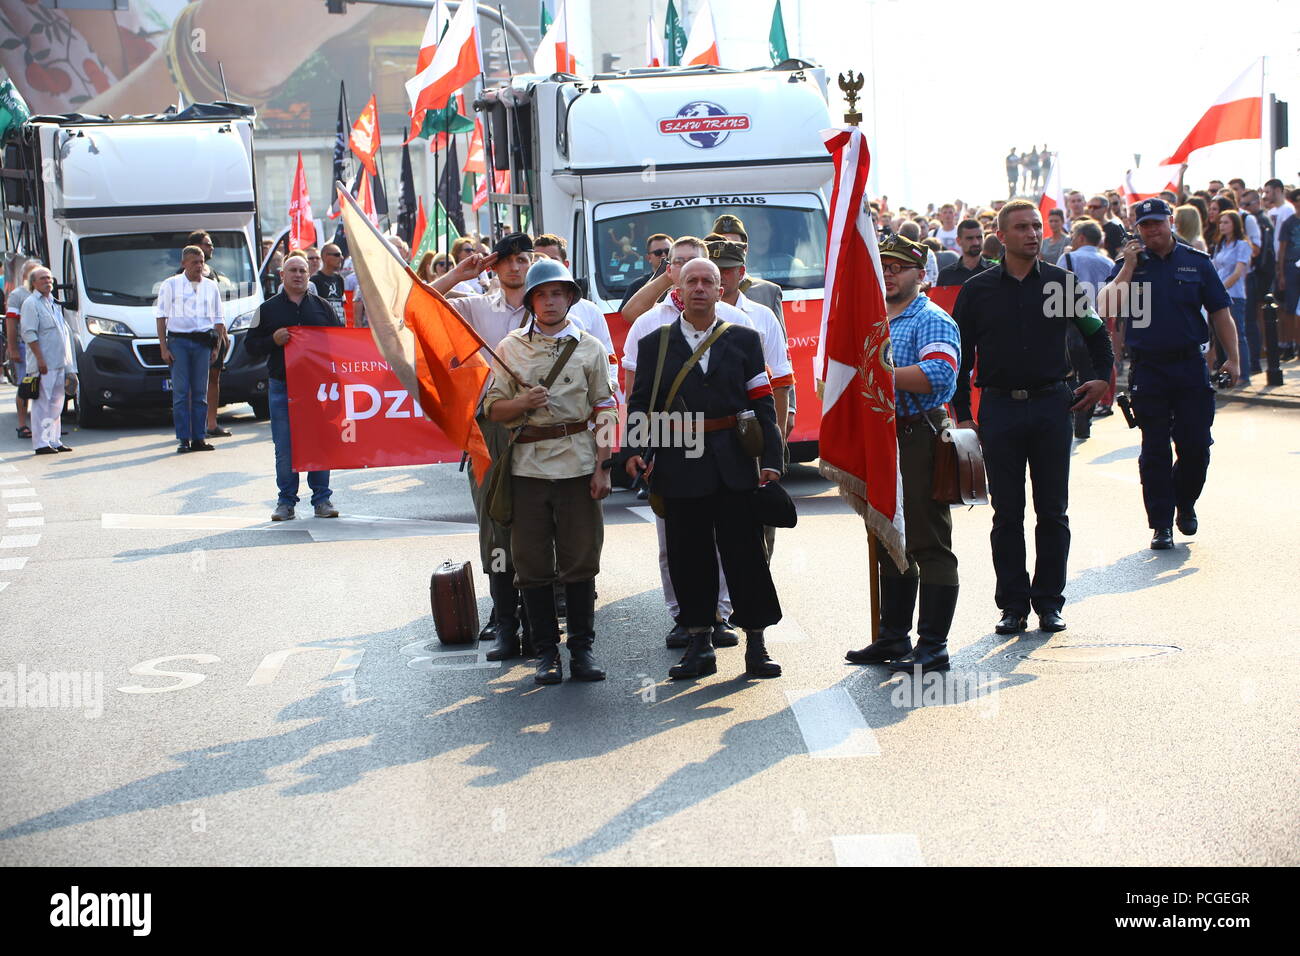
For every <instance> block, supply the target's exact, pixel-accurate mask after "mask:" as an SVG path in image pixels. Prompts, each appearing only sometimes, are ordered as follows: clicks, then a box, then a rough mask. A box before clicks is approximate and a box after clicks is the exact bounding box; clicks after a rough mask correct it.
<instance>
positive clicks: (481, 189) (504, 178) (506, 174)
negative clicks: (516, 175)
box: [470, 169, 510, 212]
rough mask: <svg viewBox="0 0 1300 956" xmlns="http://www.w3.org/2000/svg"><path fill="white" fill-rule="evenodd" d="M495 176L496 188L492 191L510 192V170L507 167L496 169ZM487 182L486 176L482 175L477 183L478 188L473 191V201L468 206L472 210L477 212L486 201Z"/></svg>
mask: <svg viewBox="0 0 1300 956" xmlns="http://www.w3.org/2000/svg"><path fill="white" fill-rule="evenodd" d="M495 178H496V188H495V189H493V190H492V191H493V192H495V193H508V192H510V170H508V169H498V170H496V177H495ZM488 182H489V180H488V177H487V176H484V177H483V179H482V181H481V182H480V183H479V184H478V189H476V190H475V191H474V202H472V203H471V204H470V208H471V209H472V210H474V212H478V211H479V210H480V209H482V208H483V206H484V205H485V204H486V203H487V201H488Z"/></svg>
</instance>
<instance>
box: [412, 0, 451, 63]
mask: <svg viewBox="0 0 1300 956" xmlns="http://www.w3.org/2000/svg"><path fill="white" fill-rule="evenodd" d="M446 28H447V8H446V7H444V6H443V5H442V4H441V3H435V4H434V5H433V9H431V10H430V11H429V20H428V22H427V23H425V25H424V36H423V37H421V39H420V53H419V55H418V56H417V57H416V58H415V73H416V75H417V76H418V75H419V74H421V73H423V72H424V69H425V67H427V66H428V65H429V64H430V63H432V62H433V55H434V54H435V53H436V52H438V41H439V40H441V39H442V31H443V30H445V29H446Z"/></svg>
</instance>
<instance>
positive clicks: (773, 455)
mask: <svg viewBox="0 0 1300 956" xmlns="http://www.w3.org/2000/svg"><path fill="white" fill-rule="evenodd" d="M678 284H679V289H680V292H681V295H682V301H683V309H682V313H681V317H680V318H679V319H677V321H675V322H673V323H672V324H670V325H669V326H667V328H668V334H667V346H666V350H665V351H664V354H663V362H662V371H661V372H660V373H658V374H656V372H655V369H656V368H658V367H659V366H660V351H661V350H660V343H661V341H662V340H663V334H662V331H661V330H656V331H654V332H651V333H650V334H648V335H646V336H644V337H643V338H642V339H641V341H640V343H639V344H638V347H637V350H638V354H639V355H640V371H639V372H638V374H637V376H636V381H635V383H634V385H633V388H632V394H631V396H630V397H629V398H628V435H629V438H628V445H629V448H630V449H631V451H632V452H633V454H632V456H631V457H630V458H629V459H628V463H627V470H628V473H629V474H632V475H635V474H637V473H640V472H642V471H644V472H645V473H646V475H647V477H648V479H649V481H650V490H651V491H652V492H653V493H655V494H658V495H661V496H662V497H663V499H664V508H665V515H664V536H665V539H666V545H667V554H668V572H669V576H670V577H671V579H672V585H673V588H674V590H675V591H676V594H677V600H678V601H679V602H680V606H681V613H680V616H679V618H678V620H679V623H680V624H681V625H682V626H683V627H685V628H686V632H687V635H688V643H687V648H686V654H685V655H684V656H683V657H682V660H681V663H679V664H678V665H677V666H675V667H673V668H672V669H671V670H669V672H668V673H669V676H670V677H672V678H673V679H674V680H677V679H681V678H689V677H700V676H703V675H705V674H713V673H716V672H717V669H718V665H717V657H716V655H715V654H714V651H713V642H712V633H713V625H714V620H715V617H714V615H715V614H716V611H717V605H718V583H719V582H718V561H717V559H718V557H721V560H722V570H723V572H724V573H725V574H726V577H727V580H729V581H731V582H733V583H734V584H736V585H737V586H736V589H735V591H734V593H733V594H732V603H733V605H734V607H733V610H732V613H731V620H732V622H733V623H734V624H736V625H737V626H739V627H741V628H743V629H744V631H745V640H746V644H745V673H747V674H749V675H750V676H752V677H778V676H780V674H781V667H780V665H779V664H777V663H776V662H775V661H773V660H772V659H771V658H770V657H769V656H768V653H767V647H766V644H765V641H764V634H763V632H764V629H766V628H768V627H770V626H772V625H773V624H776V623H777V622H779V621H780V620H781V605H780V602H779V601H778V600H777V595H776V587H775V585H773V583H772V575H771V573H770V571H769V570H768V566H767V561H766V559H765V556H764V551H763V529H762V524H761V522H760V520H759V518H758V516H757V515H756V513H755V511H754V506H753V497H754V496H753V491H754V489H755V488H757V487H758V484H759V482H760V481H763V482H768V481H776V480H777V479H778V478H780V477H781V471H782V467H783V450H782V445H781V433H780V432H779V431H778V430H777V427H776V408H775V405H774V404H773V401H772V385H771V382H770V380H769V379H768V375H767V371H766V368H765V365H764V361H763V346H762V343H761V342H760V340H759V336H758V333H757V332H756V331H754V330H753V329H750V328H745V327H742V326H733V325H727V326H726V327H725V328H722V329H720V328H719V326H720V324H721V322H722V320H720V319H719V318H718V315H717V306H718V302H719V299H720V298H721V294H722V277H721V275H720V274H719V272H718V267H717V266H715V265H714V264H713V263H712V262H710V261H709V260H708V259H703V258H700V259H692V260H690V261H689V262H686V263H684V264H683V265H682V267H681V272H680V275H679V283H678ZM714 333H720V334H718V335H717V337H716V338H715V337H714ZM696 353H698V356H697V357H696V359H695V362H694V365H693V367H691V368H690V369H689V371H688V372H687V374H686V376H685V378H684V379H683V382H682V385H681V387H680V390H679V391H678V393H677V396H676V397H675V398H674V400H673V409H672V410H674V411H680V410H681V408H682V406H683V405H684V407H685V410H686V412H687V413H688V415H694V416H696V418H697V420H698V419H700V418H702V425H701V426H700V427H702V429H703V432H704V436H703V437H704V441H703V446H702V449H700V450H701V451H702V454H700V455H699V456H698V457H689V456H688V455H687V454H686V447H685V446H686V444H687V443H686V442H685V441H684V440H675V439H674V438H671V437H670V439H669V440H668V441H667V442H666V443H663V444H660V445H659V446H658V447H656V449H655V454H654V461H653V465H652V466H649V465H647V462H646V458H645V455H646V452H647V448H645V447H644V446H643V447H640V448H638V447H636V446H635V444H634V440H635V438H636V437H637V436H638V434H639V433H646V432H658V431H659V429H657V428H655V429H648V428H645V429H637V428H636V427H635V425H636V423H637V421H638V420H640V421H641V422H646V421H647V420H648V413H650V412H651V411H655V412H658V411H663V410H664V407H663V406H664V403H665V402H666V400H667V398H668V393H669V391H670V389H671V387H672V383H673V381H674V380H675V379H676V378H677V376H678V373H679V372H680V371H681V370H682V368H683V367H684V366H686V365H687V363H688V362H690V360H691V359H692V356H693V355H695V354H696ZM656 378H657V379H658V380H659V387H658V389H656V388H655V381H656ZM746 410H749V411H752V412H753V413H754V415H755V417H756V419H757V421H758V423H759V425H760V427H761V429H762V434H763V451H762V456H761V460H760V461H761V471H760V470H759V466H757V465H756V464H755V461H754V459H753V458H751V457H748V456H746V454H745V452H744V449H743V448H742V447H741V443H740V437H739V435H738V434H737V431H736V423H737V418H736V415H737V413H738V412H742V411H746ZM676 437H677V438H684V436H683V435H682V434H681V433H680V432H678V433H677V436H676ZM646 444H650V443H649V442H647V443H646ZM696 447H697V448H699V446H698V445H697V446H696Z"/></svg>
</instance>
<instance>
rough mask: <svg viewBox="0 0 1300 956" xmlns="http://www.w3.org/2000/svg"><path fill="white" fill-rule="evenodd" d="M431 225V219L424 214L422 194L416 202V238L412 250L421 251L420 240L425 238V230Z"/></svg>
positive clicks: (413, 240) (412, 241)
mask: <svg viewBox="0 0 1300 956" xmlns="http://www.w3.org/2000/svg"><path fill="white" fill-rule="evenodd" d="M428 227H429V220H428V218H427V217H426V216H425V214H424V197H423V196H421V197H420V198H419V200H417V202H416V204H415V238H413V239H412V240H411V250H412V251H413V252H416V251H419V248H420V240H421V239H423V238H424V230H425V229H427V228H428Z"/></svg>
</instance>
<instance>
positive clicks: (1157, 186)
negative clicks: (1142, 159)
mask: <svg viewBox="0 0 1300 956" xmlns="http://www.w3.org/2000/svg"><path fill="white" fill-rule="evenodd" d="M1182 181H1183V170H1182V167H1181V166H1147V167H1143V168H1139V169H1130V170H1128V171H1127V172H1126V173H1124V181H1123V182H1122V183H1120V186H1119V194H1120V195H1121V196H1123V197H1124V205H1125V206H1131V205H1133V204H1134V203H1135V202H1141V201H1142V200H1144V199H1154V198H1155V197H1157V196H1159V195H1160V194H1161V193H1162V192H1164V191H1165V190H1169V191H1171V192H1173V193H1175V194H1177V193H1178V188H1179V186H1180V185H1181V183H1182Z"/></svg>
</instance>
